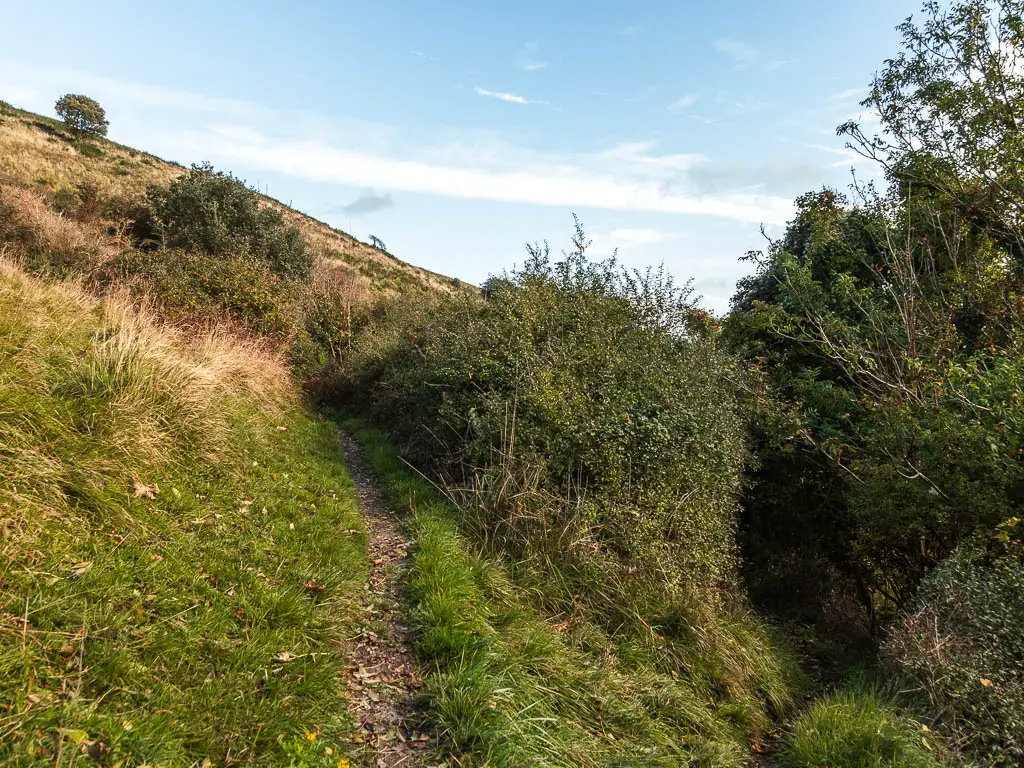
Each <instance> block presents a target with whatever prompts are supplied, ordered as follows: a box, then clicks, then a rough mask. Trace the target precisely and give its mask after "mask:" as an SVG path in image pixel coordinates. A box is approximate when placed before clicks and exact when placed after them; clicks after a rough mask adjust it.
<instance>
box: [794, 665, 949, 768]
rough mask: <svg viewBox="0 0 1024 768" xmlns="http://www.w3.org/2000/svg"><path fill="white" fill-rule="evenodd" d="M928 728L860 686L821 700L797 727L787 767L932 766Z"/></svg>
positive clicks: (800, 719) (893, 767)
mask: <svg viewBox="0 0 1024 768" xmlns="http://www.w3.org/2000/svg"><path fill="white" fill-rule="evenodd" d="M936 746H937V745H936V744H933V743H932V742H931V741H930V740H929V739H928V737H927V731H926V729H923V728H922V727H921V726H920V725H918V724H916V723H914V722H912V721H910V720H907V719H906V718H904V717H903V716H901V715H900V714H899V713H898V712H897V711H896V709H895V708H894V707H893V705H892V703H891V702H890V701H889V700H888V699H887V698H886V697H885V696H884V695H883V694H881V693H880V692H879V691H878V690H876V689H872V688H870V687H866V686H863V685H857V686H854V687H852V688H849V689H847V690H843V691H839V692H837V693H834V694H832V695H831V696H827V697H826V698H824V699H820V700H818V701H817V702H815V703H814V704H813V705H811V707H810V709H808V710H807V711H806V712H805V713H804V714H803V715H801V716H800V718H799V719H798V720H797V722H796V724H795V725H794V726H793V731H792V733H791V734H790V736H789V738H788V739H787V742H786V747H785V750H784V751H783V753H782V759H781V764H782V765H783V766H785V767H786V768H930V767H931V766H936V765H938V761H937V760H936V759H935V758H934V757H933V756H932V755H933V753H932V750H934V749H936Z"/></svg>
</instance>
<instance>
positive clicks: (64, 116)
mask: <svg viewBox="0 0 1024 768" xmlns="http://www.w3.org/2000/svg"><path fill="white" fill-rule="evenodd" d="M55 111H56V112H57V116H58V117H60V119H61V120H63V121H64V124H65V125H66V126H67V127H68V130H69V131H71V133H72V134H73V135H75V136H106V135H107V126H108V125H109V123H108V122H107V113H106V112H105V111H104V110H103V107H101V106H100V105H99V102H97V101H96V100H95V99H92V98H90V97H88V96H84V95H82V94H77V93H68V94H65V95H64V96H61V97H60V98H59V99H57V104H56V106H55Z"/></svg>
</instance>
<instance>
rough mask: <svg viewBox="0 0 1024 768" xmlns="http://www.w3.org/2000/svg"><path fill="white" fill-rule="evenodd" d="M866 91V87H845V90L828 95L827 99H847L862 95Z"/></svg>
mask: <svg viewBox="0 0 1024 768" xmlns="http://www.w3.org/2000/svg"><path fill="white" fill-rule="evenodd" d="M866 92H867V88H847V89H846V90H845V91H839V92H838V93H833V94H830V95H829V97H828V98H829V101H849V100H850V99H852V98H854V97H858V96H863V95H864V94H865V93H866Z"/></svg>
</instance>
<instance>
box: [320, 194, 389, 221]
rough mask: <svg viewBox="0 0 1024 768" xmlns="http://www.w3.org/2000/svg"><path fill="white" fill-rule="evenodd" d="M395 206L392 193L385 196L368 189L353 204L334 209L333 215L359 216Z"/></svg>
mask: <svg viewBox="0 0 1024 768" xmlns="http://www.w3.org/2000/svg"><path fill="white" fill-rule="evenodd" d="M394 205H395V201H394V199H393V198H392V197H391V194H390V193H387V192H386V193H384V194H383V195H378V194H377V193H376V192H374V191H373V190H372V189H368V190H366V191H365V192H363V193H362V194H361V195H359V197H357V198H356V199H355V200H353V201H352V202H351V203H348V204H347V205H339V206H336V207H334V208H332V209H331V213H347V214H350V215H352V216H358V215H361V214H364V213H376V212H377V211H383V210H384V209H385V208H393V207H394Z"/></svg>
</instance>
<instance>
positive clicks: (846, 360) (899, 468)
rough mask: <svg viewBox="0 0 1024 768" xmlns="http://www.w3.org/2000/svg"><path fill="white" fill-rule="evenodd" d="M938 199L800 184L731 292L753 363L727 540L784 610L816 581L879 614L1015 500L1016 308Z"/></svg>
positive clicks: (1000, 277) (1020, 405)
mask: <svg viewBox="0 0 1024 768" xmlns="http://www.w3.org/2000/svg"><path fill="white" fill-rule="evenodd" d="M942 213H943V209H942V207H941V206H939V205H938V204H937V203H936V202H935V201H933V200H931V199H924V200H920V199H914V200H910V201H908V202H903V201H901V200H900V199H899V198H898V196H897V197H896V198H895V199H894V200H886V201H879V200H867V201H862V202H861V203H860V204H859V205H856V206H850V205H848V204H847V203H846V201H845V200H843V199H842V198H840V197H838V196H837V195H835V194H834V193H831V192H827V191H826V192H823V193H818V194H813V195H806V196H804V197H802V198H801V199H800V200H799V201H798V215H797V217H796V218H795V219H794V221H793V222H791V224H790V226H789V228H788V229H787V231H786V233H785V235H784V236H783V237H782V238H781V239H780V240H779V241H778V242H776V243H774V244H773V246H772V248H771V249H770V250H769V252H768V253H767V254H764V255H763V256H762V257H761V261H760V269H759V271H758V273H757V274H756V275H755V276H753V277H751V278H749V279H748V280H746V281H744V282H743V283H742V284H741V287H740V292H739V293H738V294H737V296H736V298H735V300H734V309H733V312H732V314H731V315H730V317H729V319H728V321H727V325H726V338H727V339H728V341H729V343H730V345H731V346H732V348H733V349H734V350H736V351H737V352H739V353H740V354H741V355H742V356H743V357H744V358H745V359H746V360H747V361H748V362H749V363H751V364H752V365H753V366H755V367H756V368H757V369H758V370H760V371H761V372H762V373H763V374H764V379H763V381H764V388H763V390H762V392H761V396H760V397H759V398H757V401H756V402H757V406H758V408H757V413H758V419H757V421H756V423H755V424H754V436H755V440H756V446H757V452H758V458H759V460H760V464H759V465H760V469H759V470H758V471H757V472H755V474H753V475H752V476H751V477H750V479H751V481H752V485H751V489H750V492H749V493H748V494H747V496H746V498H745V503H744V514H743V526H742V531H743V535H742V539H743V551H744V554H745V555H746V559H747V562H748V573H750V574H751V576H752V580H753V589H754V591H755V594H761V595H764V596H768V597H772V598H773V600H774V601H775V603H776V604H781V605H783V606H786V608H787V610H790V611H792V610H793V609H797V610H798V612H800V613H801V615H804V616H806V615H808V614H809V613H813V611H808V610H807V609H806V607H801V606H798V605H796V604H795V603H794V600H793V599H792V598H793V597H794V596H796V595H806V597H807V599H808V600H813V599H814V598H815V596H814V595H813V594H807V590H806V589H804V585H807V584H820V585H827V587H828V588H827V589H826V590H824V592H828V591H829V590H831V589H835V588H842V589H845V590H847V591H848V592H851V593H852V594H856V595H858V596H859V599H860V600H861V602H863V603H864V605H865V608H866V610H867V614H868V616H869V617H870V618H874V616H875V613H876V612H879V611H880V609H881V610H884V611H885V612H887V613H890V614H891V613H892V611H893V610H894V609H898V608H900V607H902V606H907V605H908V604H909V603H910V601H912V600H913V598H914V594H915V591H916V588H917V585H918V583H919V582H920V580H921V579H922V578H923V577H924V576H925V575H926V574H927V573H928V571H929V570H930V569H931V568H933V567H934V566H935V565H936V564H937V563H939V562H940V561H941V560H942V559H943V558H945V557H946V556H947V555H948V554H949V553H950V552H951V551H952V550H953V549H954V548H955V547H956V546H957V544H958V543H959V542H960V541H962V540H964V539H965V538H966V537H969V536H971V535H972V534H973V533H975V532H976V531H978V530H982V529H985V528H991V526H993V525H994V524H995V523H997V522H998V521H999V520H1002V519H1005V518H1006V517H1007V516H1009V515H1011V514H1013V510H1014V509H1015V506H1016V505H1017V504H1019V501H1020V498H1021V491H1022V480H1024V465H1022V463H1021V460H1020V459H1021V456H1022V453H1021V449H1022V447H1024V443H1022V434H1024V432H1022V429H1021V426H1022V423H1024V369H1022V367H1021V363H1020V356H1019V354H1017V353H1016V351H1015V350H1016V349H1017V344H1018V342H1017V341H1015V339H1016V338H1017V337H1018V336H1019V331H1018V330H1017V328H1018V327H1019V322H1020V321H1019V319H1018V318H1017V317H1015V316H1014V314H1013V309H1012V307H1013V305H1012V304H1007V303H1006V302H1004V301H1002V300H1000V299H998V298H995V299H993V294H996V295H998V293H999V292H1001V291H1002V290H1004V288H1002V287H999V286H998V283H999V282H1001V281H1006V282H1010V280H1012V276H1011V275H1010V274H1009V273H1008V271H1007V270H1006V267H1005V261H1004V260H1003V255H1002V254H1001V253H1000V252H999V251H998V250H996V249H994V248H993V247H992V243H991V241H987V240H984V239H977V238H975V239H973V240H957V237H956V235H955V232H954V230H953V228H952V225H949V224H948V223H943V220H942V218H941V215H942ZM908 220H909V224H908ZM911 232H912V233H916V234H914V237H916V239H917V242H916V243H915V244H914V246H913V247H912V248H910V249H908V250H906V251H905V252H901V251H899V250H898V249H895V248H894V246H893V245H892V244H893V243H894V242H905V241H906V240H907V237H908V236H909V233H911ZM950 244H954V245H955V246H956V250H957V253H955V254H953V255H944V252H943V251H942V250H940V247H943V246H949V245H950ZM954 256H955V258H954ZM1006 287H1007V288H1008V286H1006ZM965 315H970V316H971V317H973V318H974V320H973V321H972V322H970V323H965V322H962V321H961V319H962V318H963V317H964V316H965ZM809 569H810V570H809ZM844 585H845V586H844ZM773 596H774V597H773ZM821 597H822V593H820V592H819V594H818V595H817V598H818V599H820V598H821Z"/></svg>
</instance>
